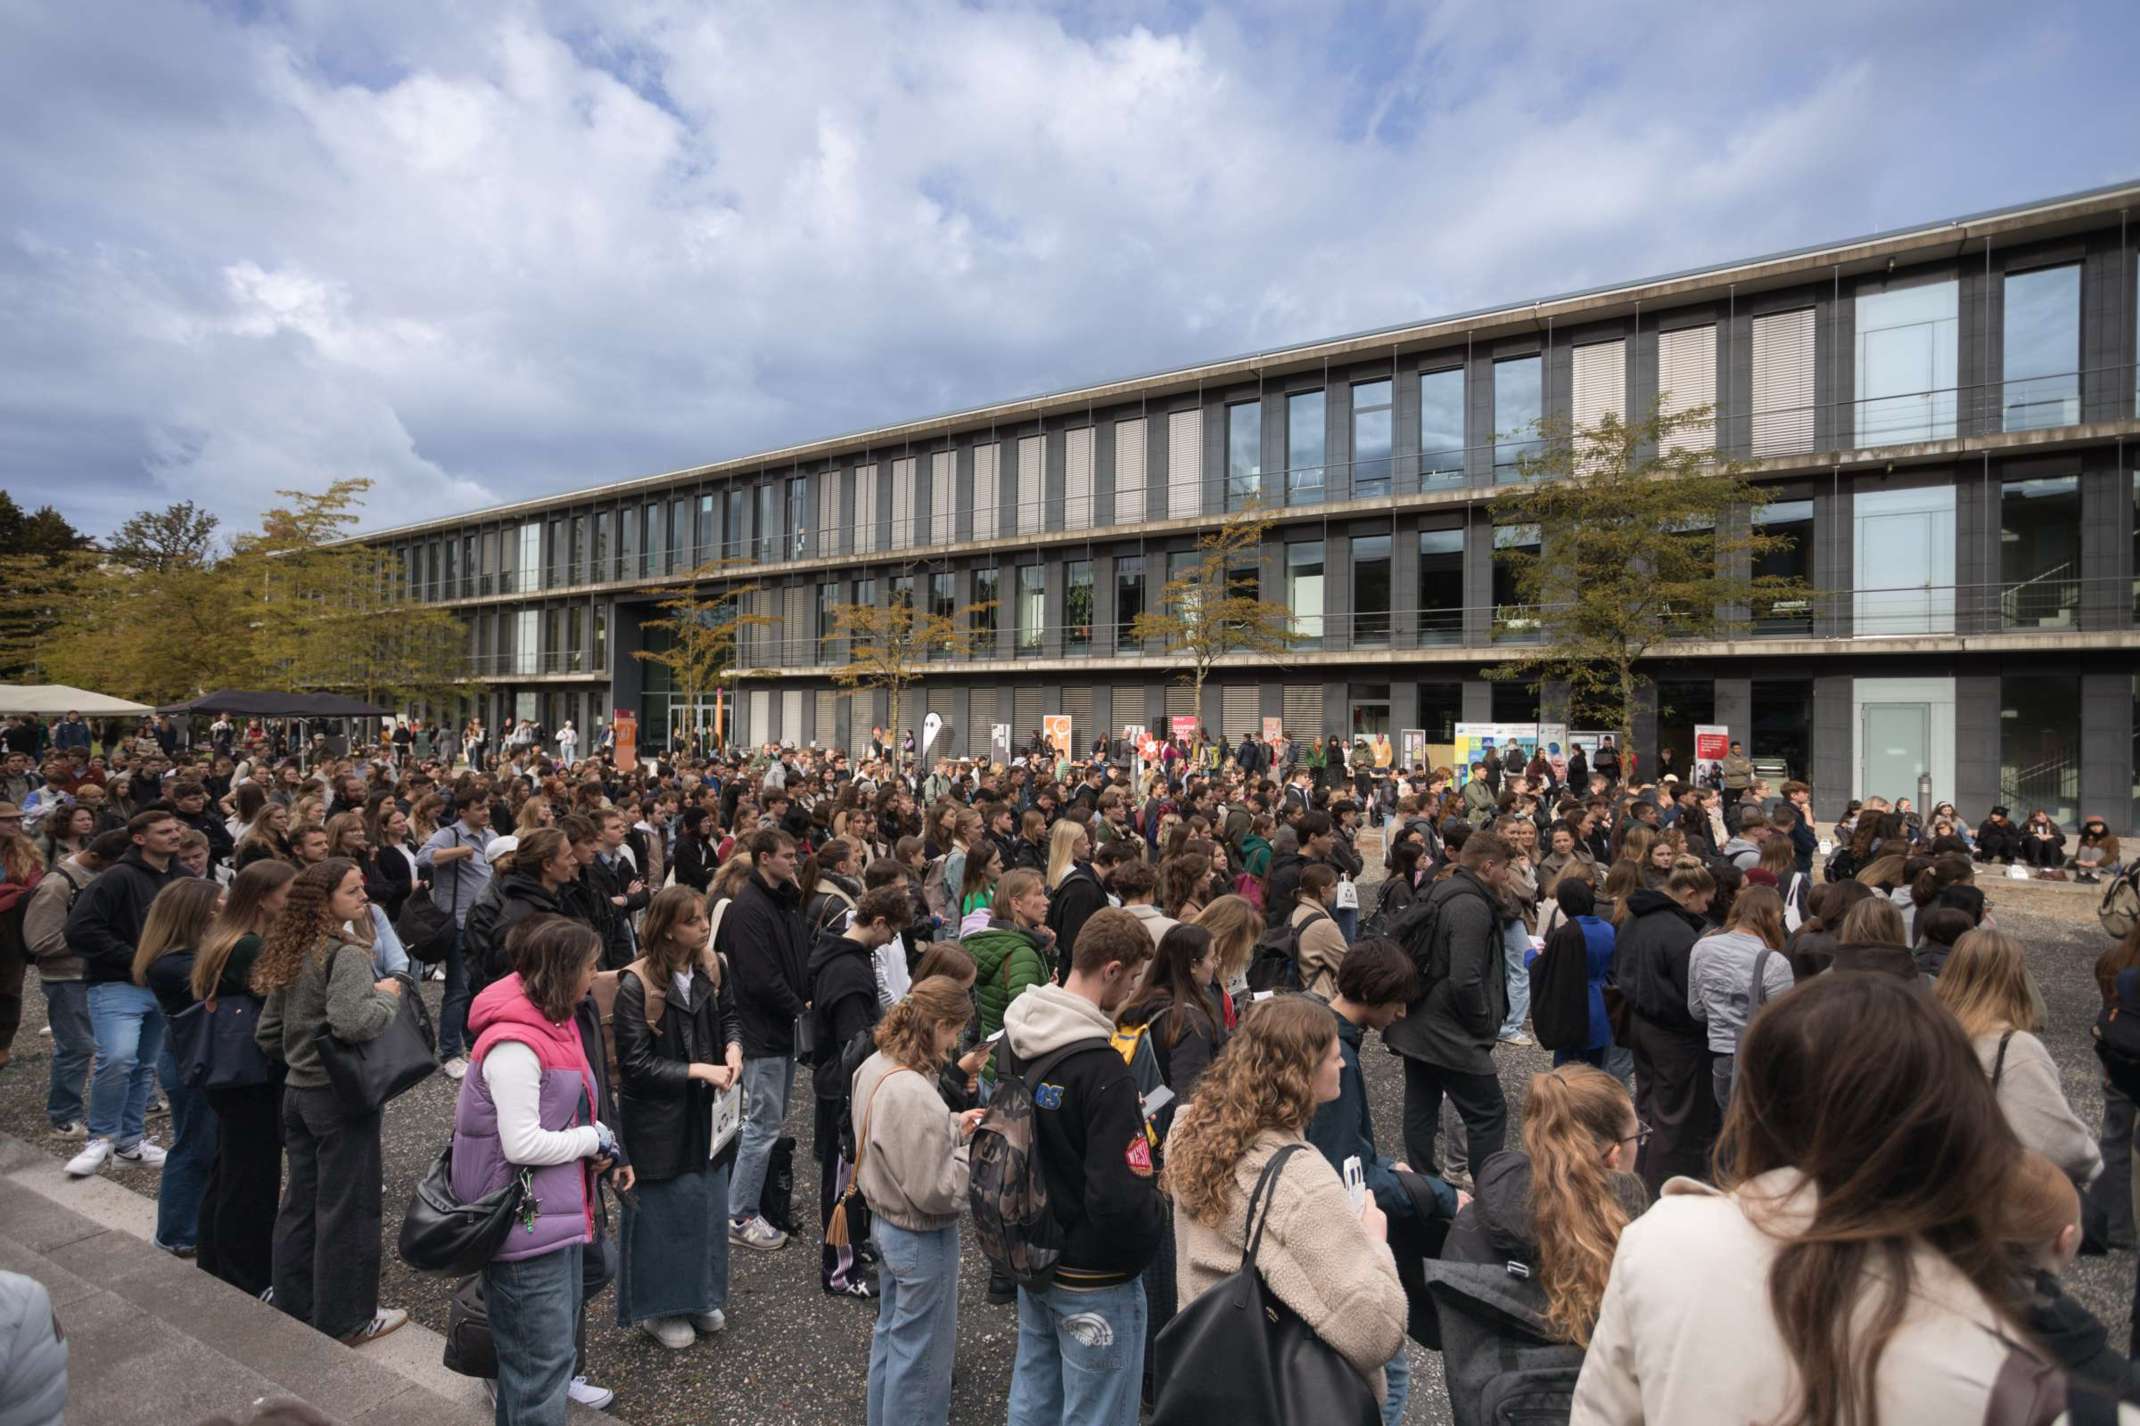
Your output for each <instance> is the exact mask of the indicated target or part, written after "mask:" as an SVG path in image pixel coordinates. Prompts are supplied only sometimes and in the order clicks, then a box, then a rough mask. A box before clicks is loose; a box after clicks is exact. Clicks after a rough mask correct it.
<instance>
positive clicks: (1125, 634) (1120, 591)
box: [1115, 555, 1144, 653]
mask: <svg viewBox="0 0 2140 1426" xmlns="http://www.w3.org/2000/svg"><path fill="white" fill-rule="evenodd" d="M1143 612H1144V558H1143V556H1141V555H1130V556H1127V557H1124V558H1118V559H1116V560H1115V647H1116V648H1118V649H1121V650H1123V651H1125V652H1130V653H1134V652H1135V651H1137V650H1138V649H1141V648H1143V647H1144V644H1143V641H1142V640H1140V639H1139V638H1138V637H1137V634H1136V628H1137V616H1138V615H1139V614H1142V613H1143Z"/></svg>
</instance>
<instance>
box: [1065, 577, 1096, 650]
mask: <svg viewBox="0 0 2140 1426" xmlns="http://www.w3.org/2000/svg"><path fill="white" fill-rule="evenodd" d="M1063 647H1064V650H1065V651H1066V652H1068V653H1073V654H1084V653H1090V652H1091V651H1092V561H1091V560H1071V561H1070V562H1069V563H1068V564H1067V565H1065V566H1064V567H1063Z"/></svg>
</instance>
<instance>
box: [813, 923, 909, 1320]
mask: <svg viewBox="0 0 2140 1426" xmlns="http://www.w3.org/2000/svg"><path fill="white" fill-rule="evenodd" d="M906 924H907V894H906V890H905V888H903V887H898V886H880V887H878V888H877V889H876V890H874V891H869V892H865V893H863V895H862V899H861V901H860V902H858V903H857V904H856V906H855V911H854V915H852V916H850V917H848V918H847V925H846V928H845V929H844V930H838V931H824V932H821V933H820V934H819V935H818V938H817V944H816V946H814V947H813V948H812V949H811V952H810V1022H811V1030H812V1033H813V1035H814V1037H815V1039H816V1041H817V1060H816V1064H815V1065H814V1066H813V1067H812V1069H811V1071H810V1087H811V1089H812V1090H813V1091H814V1093H815V1094H816V1096H817V1128H816V1140H815V1143H814V1144H813V1146H812V1147H813V1148H815V1150H816V1152H817V1163H818V1176H817V1218H818V1226H819V1227H820V1228H824V1227H829V1226H830V1225H831V1223H832V1214H833V1207H834V1205H835V1204H837V1203H838V1202H839V1199H840V1195H841V1194H843V1193H845V1192H846V1191H847V1183H848V1180H849V1178H850V1177H851V1176H852V1175H853V1173H854V1154H855V1145H854V1131H853V1125H852V1122H851V1120H852V1116H851V1115H850V1114H849V1113H848V1103H847V1099H848V1089H849V1086H850V1085H851V1084H852V1083H853V1079H854V1072H855V1071H856V1070H857V1069H859V1068H860V1067H861V1064H862V1061H864V1060H866V1059H868V1058H869V1057H870V1055H871V1053H872V1052H874V1051H875V1049H876V1045H875V1043H874V1042H873V1041H872V1039H871V1037H870V1036H871V1032H872V1031H873V1030H875V1029H876V1027H877V1021H878V1019H879V1018H881V1016H882V1014H883V1011H882V1009H881V1008H880V1006H879V1004H878V1001H877V966H876V955H877V951H878V950H879V949H880V948H881V947H884V946H888V945H890V944H891V943H892V937H894V936H896V935H898V934H899V932H900V930H901V929H902V928H903V927H904V926H905V925H906ZM853 1212H854V1213H856V1214H857V1215H860V1216H862V1217H864V1219H865V1221H866V1215H867V1210H866V1209H865V1208H863V1207H862V1205H861V1202H860V1198H859V1196H857V1200H856V1203H855V1206H854V1209H853ZM849 1227H850V1232H849V1234H848V1239H847V1242H845V1243H843V1244H841V1245H839V1246H838V1247H834V1246H833V1245H832V1244H830V1243H824V1244H823V1245H822V1246H821V1248H820V1250H819V1254H818V1285H819V1286H820V1287H822V1288H824V1289H825V1291H827V1292H829V1293H833V1294H835V1295H837V1296H840V1297H859V1298H865V1299H868V1298H874V1297H875V1296H876V1295H877V1289H876V1287H875V1286H874V1285H873V1284H872V1283H871V1282H870V1280H869V1274H868V1273H867V1271H866V1270H865V1266H866V1265H865V1263H864V1262H863V1261H862V1259H861V1258H860V1257H859V1256H858V1254H857V1252H856V1249H857V1248H858V1247H859V1246H860V1245H861V1244H862V1243H864V1242H865V1241H867V1239H868V1232H867V1231H866V1229H865V1228H864V1227H863V1226H862V1225H861V1224H857V1223H854V1222H853V1221H852V1220H850V1224H849Z"/></svg>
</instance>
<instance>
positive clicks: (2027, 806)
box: [1999, 673, 2081, 853]
mask: <svg viewBox="0 0 2140 1426" xmlns="http://www.w3.org/2000/svg"><path fill="white" fill-rule="evenodd" d="M2080 781H2081V681H2080V679H2079V677H2077V676H2074V675H2066V676H2059V675H2049V676H2046V675H2044V674H2040V673H2031V674H2026V675H2020V676H2016V675H2013V674H2008V675H2006V676H2005V677H2003V678H2001V679H2000V680H1999V800H2000V801H2001V802H2004V803H2005V804H2006V805H2007V806H2009V807H2011V808H2012V809H2013V815H2014V821H2015V822H2016V823H2022V822H2026V821H2027V820H2028V818H2029V817H2030V815H2031V814H2033V813H2034V812H2035V811H2036V809H2038V808H2039V807H2040V808H2042V809H2043V810H2044V811H2046V812H2049V813H2050V814H2051V816H2052V817H2053V818H2054V819H2055V820H2056V821H2057V822H2058V824H2059V827H2060V829H2061V830H2062V831H2064V832H2065V833H2066V835H2067V842H2066V850H2067V852H2068V853H2070V852H2071V851H2072V850H2073V842H2072V835H2073V832H2074V830H2075V825H2076V824H2077V823H2078V822H2079V820H2080V810H2081V809H2080Z"/></svg>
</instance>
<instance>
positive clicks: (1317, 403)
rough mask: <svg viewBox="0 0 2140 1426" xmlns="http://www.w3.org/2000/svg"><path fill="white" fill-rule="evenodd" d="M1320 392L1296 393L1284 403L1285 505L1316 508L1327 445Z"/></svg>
mask: <svg viewBox="0 0 2140 1426" xmlns="http://www.w3.org/2000/svg"><path fill="white" fill-rule="evenodd" d="M1323 420H1324V400H1323V393H1322V392H1320V391H1297V392H1295V393H1294V394H1293V395H1291V396H1288V397H1287V398H1286V400H1285V456H1286V459H1285V465H1286V470H1285V491H1286V503H1287V504H1288V505H1320V504H1321V503H1322V502H1323V499H1324V483H1323V467H1324V462H1325V461H1326V460H1327V459H1328V455H1327V452H1328V449H1329V447H1328V442H1327V440H1326V432H1325V430H1324V426H1323Z"/></svg>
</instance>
